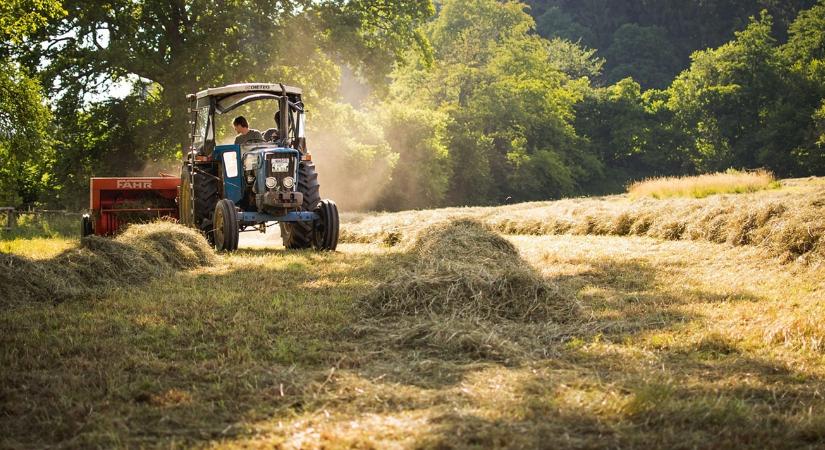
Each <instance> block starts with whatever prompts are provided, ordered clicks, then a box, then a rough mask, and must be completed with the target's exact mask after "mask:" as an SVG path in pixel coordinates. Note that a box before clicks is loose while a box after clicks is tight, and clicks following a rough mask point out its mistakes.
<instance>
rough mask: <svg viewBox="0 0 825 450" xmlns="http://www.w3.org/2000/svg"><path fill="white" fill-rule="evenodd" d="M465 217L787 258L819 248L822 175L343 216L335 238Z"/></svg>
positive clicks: (380, 235)
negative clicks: (716, 189) (749, 188)
mask: <svg viewBox="0 0 825 450" xmlns="http://www.w3.org/2000/svg"><path fill="white" fill-rule="evenodd" d="M461 218H471V219H476V220H479V221H481V222H482V223H484V224H486V225H488V226H489V227H491V228H492V229H494V230H496V231H498V232H501V233H505V234H520V235H555V234H567V235H615V236H647V237H653V238H657V239H665V240H701V241H709V242H714V243H728V244H730V245H737V246H739V245H755V246H759V247H763V248H767V249H769V250H770V251H771V252H772V253H773V254H774V255H777V256H781V257H783V258H785V259H786V260H797V259H798V260H803V261H808V262H812V263H820V262H821V261H823V260H825V259H823V256H825V249H824V248H823V247H825V244H824V243H823V242H822V241H823V234H825V180H822V179H810V180H788V181H784V182H783V188H782V189H776V190H770V191H761V192H755V193H750V194H738V195H718V196H713V197H709V198H705V199H693V198H674V199H668V200H653V199H640V200H632V199H629V198H628V197H626V196H610V197H599V198H585V199H566V200H559V201H553V202H537V203H524V204H519V205H512V206H501V207H488V208H446V209H440V210H427V211H407V212H401V213H390V214H361V215H350V216H348V217H346V219H345V223H344V224H343V225H342V231H341V239H342V240H344V241H347V242H364V243H380V244H385V245H394V244H398V243H402V244H403V243H404V242H408V241H410V240H412V239H414V238H415V236H416V235H417V233H418V232H419V230H422V229H427V228H428V227H431V226H432V225H433V224H434V223H438V222H440V221H442V220H446V219H461Z"/></svg>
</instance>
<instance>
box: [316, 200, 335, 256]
mask: <svg viewBox="0 0 825 450" xmlns="http://www.w3.org/2000/svg"><path fill="white" fill-rule="evenodd" d="M315 214H318V217H319V219H318V220H316V221H315V223H314V225H315V230H314V232H313V239H312V246H313V247H315V249H316V250H329V251H335V248H336V247H338V228H339V221H338V205H336V204H335V202H334V201H332V200H329V199H324V200H321V202H320V203H318V206H316V207H315Z"/></svg>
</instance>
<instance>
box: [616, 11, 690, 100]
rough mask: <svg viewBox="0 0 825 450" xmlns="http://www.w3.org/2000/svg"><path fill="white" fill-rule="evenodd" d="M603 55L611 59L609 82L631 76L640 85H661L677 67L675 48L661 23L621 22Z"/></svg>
mask: <svg viewBox="0 0 825 450" xmlns="http://www.w3.org/2000/svg"><path fill="white" fill-rule="evenodd" d="M605 56H606V58H607V60H608V61H611V66H612V67H611V69H610V71H609V72H608V73H607V74H606V78H607V81H608V82H609V83H615V82H616V81H619V80H621V79H623V78H627V77H632V78H633V79H635V80H636V81H638V82H639V83H641V84H642V85H643V86H647V87H652V88H657V89H661V88H665V87H667V86H668V84H670V81H671V79H672V78H673V74H674V73H676V72H677V71H678V69H679V59H678V58H677V57H676V50H675V48H674V47H673V45H672V44H671V43H670V40H669V39H668V36H667V34H666V32H665V30H664V29H663V28H661V27H656V26H652V27H643V26H639V25H637V24H635V23H627V24H624V25H622V26H621V27H620V28H619V29H618V30H616V33H614V34H613V43H612V44H610V47H608V48H607V51H606V52H605Z"/></svg>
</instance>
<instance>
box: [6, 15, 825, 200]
mask: <svg viewBox="0 0 825 450" xmlns="http://www.w3.org/2000/svg"><path fill="white" fill-rule="evenodd" d="M530 3H531V4H530V5H529V6H528V5H525V4H523V3H519V2H515V1H497V0H466V1H458V0H444V1H439V2H437V3H436V4H435V5H433V4H431V3H430V2H429V1H425V0H419V1H416V2H372V1H368V0H362V1H350V2H338V1H332V0H330V1H328V2H325V1H322V2H318V1H309V0H306V1H303V0H300V1H292V2H260V1H249V2H235V3H232V4H231V5H230V6H227V5H224V6H222V7H221V8H218V7H217V6H215V4H213V3H212V2H206V1H188V0H187V1H184V0H178V1H173V2H168V1H163V2H162V1H156V0H143V1H139V2H134V1H129V2H126V1H120V0H114V1H106V2H94V3H92V2H85V1H72V0H66V1H65V2H63V3H62V4H58V3H56V2H54V3H49V2H46V1H42V2H37V3H36V4H37V5H39V9H38V8H32V7H31V5H29V4H28V3H27V1H26V0H15V1H13V2H11V3H7V4H6V5H7V6H3V7H2V8H4V9H0V16H2V17H1V18H2V20H0V26H2V27H3V31H2V32H3V33H4V44H3V46H2V47H0V63H2V64H3V66H4V71H3V74H2V76H0V125H2V133H0V188H2V189H3V191H2V195H3V197H0V202H4V203H14V204H31V203H35V202H41V203H52V204H56V205H61V206H68V207H78V206H81V205H83V204H85V202H86V199H85V195H86V189H87V184H86V183H87V180H88V177H89V176H102V175H123V174H128V173H129V172H131V171H133V170H136V169H138V168H140V167H142V166H143V165H144V164H145V162H146V161H152V160H169V159H173V158H174V157H175V155H176V153H178V154H179V152H180V151H181V144H182V142H184V141H185V139H186V133H187V129H186V126H185V121H186V114H185V104H184V102H183V99H184V95H185V94H186V93H189V92H194V91H195V90H197V89H200V88H204V87H207V86H214V85H220V84H227V83H231V82H239V81H247V80H275V81H282V82H286V83H292V84H297V85H302V86H305V87H306V88H307V89H306V91H307V95H306V97H307V101H308V103H309V105H310V124H311V126H310V130H309V131H310V147H311V148H312V149H314V151H315V154H316V155H317V158H318V161H319V166H323V170H322V175H321V177H322V182H323V183H325V185H326V186H327V188H325V189H328V190H327V191H326V192H328V193H329V194H333V193H334V194H337V196H338V198H340V199H342V200H343V203H344V204H345V206H348V207H358V208H379V209H401V208H424V207H432V206H439V205H463V204H495V203H500V202H502V201H504V200H505V199H507V198H508V197H509V198H511V199H512V200H514V201H519V200H538V199H547V198H554V197H560V196H567V195H582V194H589V193H603V192H615V191H618V190H621V189H622V188H623V186H624V185H625V184H626V183H627V182H628V181H629V180H633V179H638V178H643V177H647V176H653V175H671V174H690V173H698V172H706V171H715V170H724V169H727V168H729V167H735V168H756V167H765V168H768V169H770V170H773V171H775V172H776V173H777V174H778V175H780V176H805V175H823V174H825V151H824V150H825V100H823V99H824V98H825V69H823V67H825V0H819V1H818V2H814V1H812V0H794V1H790V2H776V1H772V0H714V1H707V0H702V1H699V0H691V1H676V0H656V1H654V0H637V1H631V0H621V1H613V0H610V1H608V0H588V1H567V0H546V1H539V0H536V1H532V2H530ZM233 5H234V6H233ZM21 11H30V13H28V15H21V14H20V12H21ZM250 11H253V12H255V13H254V14H252V13H250ZM10 17H23V18H24V19H21V20H18V21H17V22H14V21H11V20H9V19H8V18H10ZM239 17H246V18H247V19H248V20H238V18H239ZM18 22H19V23H18ZM342 66H346V67H348V72H352V74H353V76H354V77H356V78H358V79H359V80H361V82H363V83H365V84H367V85H368V86H370V88H371V90H372V94H371V95H370V96H369V97H368V98H365V99H363V100H362V101H361V102H360V103H359V104H357V105H352V104H348V103H345V102H344V101H343V97H342V95H341V92H340V91H339V89H338V86H339V79H340V77H341V69H340V67H342ZM124 79H127V80H131V82H132V84H133V87H134V89H133V92H132V93H131V94H129V95H127V96H125V97H123V98H113V97H107V95H106V92H105V90H106V87H107V86H109V85H110V84H109V82H110V81H111V80H124Z"/></svg>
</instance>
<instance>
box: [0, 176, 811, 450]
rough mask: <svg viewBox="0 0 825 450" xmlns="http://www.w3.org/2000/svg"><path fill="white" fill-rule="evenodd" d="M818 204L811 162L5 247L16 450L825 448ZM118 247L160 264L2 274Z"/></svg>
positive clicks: (9, 415)
mask: <svg viewBox="0 0 825 450" xmlns="http://www.w3.org/2000/svg"><path fill="white" fill-rule="evenodd" d="M823 208H825V182H823V181H822V180H820V179H810V180H793V181H790V182H784V184H783V186H782V187H781V188H779V189H775V190H770V191H764V192H755V193H749V194H740V195H727V196H711V197H708V198H705V199H671V200H652V199H647V200H630V199H628V198H627V197H625V196H614V197H604V198H593V199H569V200H562V201H558V202H544V203H538V204H522V205H511V206H505V207H498V208H452V209H446V210H430V211H418V212H404V213H398V214H376V215H355V214H353V215H349V216H348V217H347V220H346V223H344V224H343V225H342V226H343V229H342V231H343V232H345V234H344V238H346V240H347V241H348V242H347V243H345V244H343V245H342V246H341V247H340V248H339V251H338V252H336V253H323V254H319V253H314V252H295V251H289V252H288V251H284V250H282V249H281V248H280V247H277V248H264V247H262V246H260V245H259V244H263V243H265V241H264V242H260V241H259V242H258V243H256V245H250V246H247V247H246V248H242V249H241V250H240V251H238V252H237V253H234V254H231V255H217V256H212V255H208V254H202V253H201V252H200V251H195V252H194V253H191V254H190V253H186V251H185V248H195V249H197V248H199V247H198V244H196V243H194V242H192V241H191V239H192V236H191V235H190V234H188V233H187V232H184V231H180V230H177V229H176V228H177V227H174V226H171V225H168V224H161V225H150V226H148V227H144V228H143V229H142V230H141V229H137V228H136V229H135V231H131V234H127V235H125V236H124V237H123V238H122V239H121V238H119V240H118V241H117V242H116V243H109V244H106V243H99V242H93V243H92V244H89V243H85V245H84V247H83V248H81V249H78V248H77V246H78V242H77V241H75V240H72V239H69V238H67V239H54V242H55V250H49V246H48V245H46V244H44V243H43V242H42V241H36V242H37V246H36V247H35V246H28V245H26V242H19V241H18V242H11V243H6V244H4V245H5V247H2V249H3V251H4V252H7V253H6V254H3V255H0V256H2V258H3V259H2V262H3V269H4V273H5V274H7V275H4V276H6V277H7V278H5V279H3V282H4V287H3V290H0V294H2V295H3V300H2V313H0V329H2V330H3V331H2V334H0V348H1V349H2V350H0V385H1V386H2V391H0V447H4V448H45V447H59V448H94V447H106V448H110V447H164V448H165V447H207V448H212V447H216V448H250V447H252V448H272V447H275V448H350V447H356V448H495V447H503V448H737V449H738V448H821V447H822V446H825V399H824V398H823V393H825V328H824V327H823V325H822V320H821V319H822V318H823V317H825V315H823V313H825V307H824V306H823V299H825V282H824V281H823V280H825V264H823V258H822V255H823V250H825V249H823V246H825V243H823V240H822V230H823V228H824V227H823ZM151 227H155V228H154V229H153V228H151ZM157 227H161V228H162V229H157ZM164 227H165V228H164ZM153 230H154V232H157V233H156V235H155V236H154V237H153V236H149V237H148V238H146V239H145V241H140V242H141V243H140V244H136V243H135V242H136V241H130V239H133V238H135V237H136V236H139V235H141V234H143V235H144V236H145V235H152V231H153ZM161 231H162V233H160V232H161ZM158 233H159V234H158ZM161 241H162V242H163V244H162V245H160V244H158V245H155V244H156V243H158V242H161ZM276 242H277V241H276ZM181 243H186V245H184V246H183V247H181V248H182V250H181V251H182V252H184V253H183V256H181V253H176V252H171V253H170V252H167V249H169V248H170V246H171V247H175V246H177V245H179V244H181ZM121 245H123V246H127V247H129V250H128V251H130V252H133V253H131V255H132V257H133V258H144V259H145V261H149V262H150V264H149V265H147V266H145V267H144V269H145V271H146V272H141V273H145V274H146V275H145V276H138V275H140V274H136V273H131V274H130V273H126V274H123V273H116V271H115V272H113V273H110V274H108V275H110V276H112V277H119V276H127V277H129V278H128V279H129V282H128V283H120V284H118V283H112V282H110V280H103V282H101V283H100V284H99V285H98V286H95V285H92V286H91V287H88V288H86V287H79V286H74V284H78V283H79V284H82V283H84V281H83V280H84V278H82V277H79V278H77V280H80V281H74V282H73V283H69V285H67V286H64V285H60V284H59V283H58V285H57V286H58V288H55V289H54V292H55V293H57V294H59V297H60V301H54V300H55V299H52V298H49V294H48V292H47V291H44V289H46V288H47V287H48V286H51V285H49V284H48V283H49V282H46V281H43V282H41V284H37V283H33V284H32V286H34V287H25V286H23V285H21V284H18V285H17V286H15V287H14V289H12V288H11V287H9V286H7V284H8V283H9V280H10V279H11V278H9V277H11V276H12V275H15V274H16V275H20V274H21V273H23V272H20V271H19V270H18V269H19V268H20V267H23V266H25V267H29V268H28V269H26V270H34V271H35V272H37V271H39V272H37V273H39V277H40V279H41V280H47V279H48V278H49V277H50V276H54V275H55V274H57V275H60V274H63V275H62V279H64V280H65V279H66V277H67V275H66V274H65V273H64V272H61V271H62V270H68V269H66V268H67V267H69V266H71V265H72V264H97V263H100V261H99V259H100V258H109V259H108V260H107V261H110V262H111V261H117V260H116V259H112V258H115V257H114V256H111V255H110V253H111V251H114V250H117V248H115V247H118V246H121ZM193 246H194V247H193ZM34 248H37V249H39V250H36V251H35V250H33V249H34ZM113 249H114V250H113ZM19 255H24V256H19ZM107 255H109V256H107ZM32 258H36V259H32ZM21 261H22V262H21ZM152 261H155V262H157V264H156V266H153V265H152V264H151V262H152ZM194 261H197V265H200V267H196V268H193V269H185V268H181V265H186V264H194ZM21 264H22V265H23V266H21ZM111 264H114V262H112V263H111ZM111 264H110V265H111ZM164 264H168V266H166V265H164ZM26 265H28V266H26ZM32 267H33V268H32ZM102 267H106V264H105V261H104V263H103V266H102ZM20 270H22V269H20ZM158 271H160V272H162V273H158ZM73 273H74V272H73ZM108 275H107V276H108ZM113 279H117V278H113ZM43 283H46V284H43ZM21 286H22V287H21ZM15 289H16V290H15ZM12 292H13V294H12ZM44 292H46V293H44Z"/></svg>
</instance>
